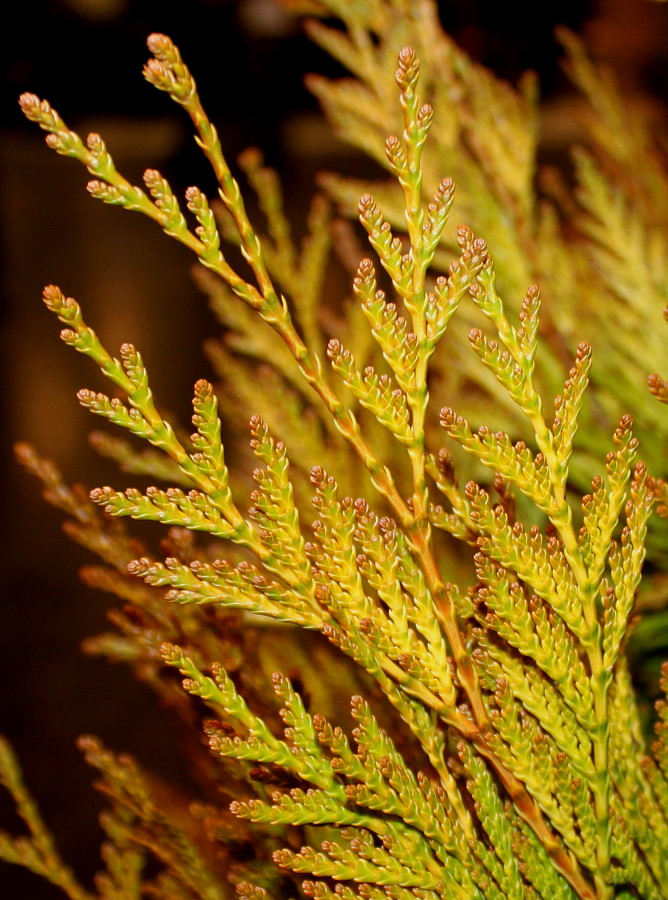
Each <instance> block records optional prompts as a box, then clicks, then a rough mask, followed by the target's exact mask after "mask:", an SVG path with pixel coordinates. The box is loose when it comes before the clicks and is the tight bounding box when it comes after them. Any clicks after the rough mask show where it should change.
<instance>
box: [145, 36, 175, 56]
mask: <svg viewBox="0 0 668 900" xmlns="http://www.w3.org/2000/svg"><path fill="white" fill-rule="evenodd" d="M146 46H147V47H148V49H149V50H150V51H151V53H155V55H156V56H157V55H158V54H160V53H164V52H165V50H168V49H169V48H171V47H172V46H173V45H172V40H171V38H168V37H167V35H166V34H160V33H159V32H154V33H153V34H149V36H148V37H147V38H146Z"/></svg>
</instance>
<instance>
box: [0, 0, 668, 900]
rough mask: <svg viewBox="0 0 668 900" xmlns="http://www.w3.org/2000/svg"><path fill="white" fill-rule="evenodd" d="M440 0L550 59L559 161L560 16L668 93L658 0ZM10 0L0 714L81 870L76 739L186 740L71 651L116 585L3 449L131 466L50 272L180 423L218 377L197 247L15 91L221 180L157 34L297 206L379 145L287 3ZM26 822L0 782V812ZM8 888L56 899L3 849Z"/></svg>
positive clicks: (83, 843)
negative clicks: (70, 338) (70, 333)
mask: <svg viewBox="0 0 668 900" xmlns="http://www.w3.org/2000/svg"><path fill="white" fill-rule="evenodd" d="M440 6H441V14H442V19H443V23H444V25H445V27H446V29H447V30H449V31H450V33H452V34H454V36H455V37H456V38H457V40H458V41H459V43H460V44H462V45H463V46H464V47H465V48H466V49H467V50H468V51H469V52H470V53H471V54H472V55H473V56H474V58H476V59H478V60H479V61H481V62H483V63H484V64H485V65H488V66H490V67H491V68H492V69H493V70H494V71H495V72H496V73H497V74H500V75H502V76H503V77H505V78H508V79H509V80H511V81H515V80H516V79H517V78H518V77H519V76H520V75H521V73H522V72H523V71H525V70H526V69H528V68H531V69H534V70H536V71H537V72H538V74H539V76H540V83H541V90H542V96H543V103H544V108H545V135H546V137H545V143H544V147H543V149H542V152H543V153H544V154H545V157H546V158H549V159H550V161H553V160H554V159H555V158H559V157H560V156H563V155H564V148H565V147H566V145H568V144H570V143H571V142H572V141H573V140H576V139H577V131H574V128H575V127H576V126H575V125H574V122H575V119H574V117H573V116H572V115H571V106H570V104H571V102H572V98H571V94H570V88H569V86H568V84H567V82H566V79H565V77H564V76H563V75H562V73H561V70H560V68H559V62H558V59H559V51H558V48H557V45H556V43H555V41H554V39H553V28H554V26H555V25H556V24H566V25H568V26H570V27H571V28H573V29H575V30H578V31H581V32H583V33H584V34H585V36H586V38H587V40H588V43H589V46H590V49H591V51H592V53H593V55H594V56H595V57H596V58H598V59H602V60H604V61H606V62H608V63H609V64H611V65H612V66H613V67H614V69H615V71H616V73H617V75H618V76H619V78H620V80H621V81H622V82H623V83H624V84H625V85H627V86H628V88H629V90H643V91H647V92H650V93H652V94H654V95H655V96H657V97H659V98H662V97H665V95H666V86H667V79H668V58H667V56H666V53H667V51H666V48H667V47H668V41H666V37H667V36H668V5H662V4H657V3H652V2H648V0H600V2H583V0H562V2H556V0H555V2H549V0H546V2H543V3H542V4H540V10H539V5H538V4H532V5H531V8H532V9H533V12H527V11H526V9H525V4H523V3H513V2H510V3H504V4H499V3H498V2H494V0H449V2H442V3H441V4H440ZM12 13H13V24H12V25H11V26H10V25H8V24H7V21H6V20H5V41H4V42H3V53H2V66H3V70H4V71H3V79H2V101H3V102H2V104H1V110H2V112H1V115H2V122H1V131H0V216H1V217H2V218H1V229H0V255H1V266H0V271H1V274H0V279H1V284H2V314H3V323H2V324H3V327H2V342H3V348H2V349H3V354H2V376H3V381H2V383H3V390H2V401H3V404H4V409H3V435H4V436H5V437H6V441H3V456H2V466H3V470H2V495H3V507H4V508H3V515H2V524H1V525H0V528H2V529H3V534H2V553H3V561H2V566H3V568H2V572H3V578H2V582H1V584H2V590H3V597H2V599H1V601H0V661H1V665H2V674H1V676H0V732H3V733H5V734H7V735H8V736H9V738H10V740H11V741H12V742H13V743H14V746H15V747H16V749H17V751H18V754H19V757H20V759H21V761H22V764H23V766H24V770H25V775H26V779H27V781H28V783H29V785H30V787H31V789H32V790H33V791H34V793H35V795H36V796H37V797H38V799H39V801H40V805H41V807H42V810H43V812H44V815H45V817H46V818H47V820H48V822H49V823H50V825H51V826H52V827H53V829H54V832H55V833H56V835H57V837H58V842H59V846H60V848H61V849H62V852H63V855H64V856H65V858H66V859H68V860H69V861H70V862H71V863H72V864H73V865H74V866H75V867H76V868H77V869H78V871H80V872H81V873H83V875H84V876H85V877H88V876H90V874H91V873H92V872H94V871H95V869H96V867H97V846H98V843H99V840H100V834H99V832H98V830H97V826H96V814H97V810H98V804H97V798H96V796H95V792H94V791H93V790H92V788H91V781H92V776H91V773H90V772H89V771H88V770H87V769H86V767H85V766H84V764H83V762H82V761H81V759H80V756H79V754H78V752H77V750H76V748H75V746H74V741H75V738H76V736H77V735H79V734H81V733H94V734H97V735H99V736H101V737H102V738H103V740H104V741H105V742H107V743H108V744H109V746H110V747H112V748H113V749H115V750H127V751H129V752H131V753H134V754H136V755H137V757H138V758H139V759H140V760H143V761H145V762H147V763H150V764H151V766H153V767H154V768H156V769H157V770H158V771H159V772H161V773H163V774H165V775H166V776H167V777H170V778H171V777H178V774H177V758H176V753H175V751H174V750H173V749H172V742H171V740H170V730H169V722H168V719H167V717H166V716H165V715H162V714H161V712H160V710H159V709H156V707H155V703H154V700H153V698H152V696H151V695H149V694H148V693H147V692H146V691H145V689H144V688H143V687H142V686H140V685H138V684H137V683H136V682H134V681H133V679H132V678H131V676H130V675H129V674H128V673H127V672H126V671H125V670H124V669H122V668H121V667H111V668H110V667H109V666H107V665H105V664H104V663H103V662H101V661H99V660H96V659H90V658H87V657H85V656H83V655H82V654H81V652H80V644H81V641H82V640H83V639H84V638H85V637H87V636H88V635H91V634H94V633H96V632H97V631H99V630H102V629H103V628H104V627H105V605H106V604H107V602H108V601H107V598H106V597H104V596H101V595H99V594H97V593H95V592H93V591H91V590H88V589H86V588H85V587H83V586H82V585H81V584H79V583H78V580H77V575H76V571H77V568H78V567H79V566H81V565H82V564H84V563H86V562H89V561H90V560H89V557H88V556H87V554H86V553H85V551H84V550H82V549H81V548H77V547H75V546H73V545H71V544H70V543H69V542H68V541H67V539H66V538H65V537H64V535H62V533H61V531H60V523H61V519H62V517H61V515H60V514H59V513H58V512H57V511H54V510H53V509H51V508H50V507H48V506H47V505H46V504H45V503H44V502H43V501H42V500H41V499H40V496H39V486H38V485H37V483H36V482H35V481H34V480H33V479H31V478H30V477H29V476H27V475H25V474H24V473H23V472H22V471H21V470H20V468H19V467H18V466H17V464H16V463H15V462H14V460H13V457H12V452H11V445H12V444H13V443H14V442H15V441H17V440H27V441H30V442H32V443H34V444H35V445H36V446H37V448H38V450H39V451H40V452H41V453H43V454H45V455H47V456H51V457H52V458H53V459H54V460H55V461H56V463H57V464H58V465H59V466H60V467H61V468H62V470H63V472H64V474H65V477H66V480H67V481H80V482H83V483H84V484H86V485H87V486H89V487H93V486H96V485H100V484H104V483H111V484H114V485H115V486H117V487H121V486H122V476H119V475H117V474H116V473H115V470H114V468H113V467H112V466H111V465H108V464H106V463H105V462H104V461H101V460H100V459H99V458H98V457H97V456H96V455H95V454H94V453H93V452H92V450H90V448H89V447H88V444H87V433H88V431H89V430H90V429H91V428H93V427H96V425H97V424H98V422H97V421H93V422H91V417H90V414H88V413H86V412H85V411H84V410H82V409H81V408H80V407H79V405H78V403H77V402H76V399H75V393H76V390H77V389H78V388H79V387H83V386H85V387H91V388H98V387H100V388H101V386H102V385H101V380H100V379H99V377H97V373H96V372H95V371H94V369H93V366H92V364H90V363H89V362H88V361H87V360H85V359H83V358H82V357H81V356H79V355H78V354H75V353H73V352H71V351H68V350H67V349H66V348H64V347H63V346H62V344H61V343H60V342H59V340H58V336H57V335H58V325H57V323H56V322H55V320H54V319H53V317H52V316H50V315H49V314H48V313H47V312H46V311H45V310H44V308H43V306H42V305H41V303H40V293H41V289H42V287H43V285H45V284H47V283H52V282H53V283H57V284H59V285H60V286H61V287H62V289H63V290H64V291H65V292H66V293H67V294H69V295H72V296H74V297H76V298H77V299H78V300H79V301H80V302H81V303H82V305H83V306H84V309H85V313H86V318H87V320H88V321H89V322H90V323H91V324H92V325H93V326H94V327H95V328H96V330H97V331H98V333H99V334H100V335H101V336H102V338H103V340H104V342H105V344H106V345H107V346H108V347H109V348H110V349H111V350H112V351H115V350H116V349H117V347H118V346H119V344H120V343H122V342H123V341H125V340H130V341H132V342H133V343H135V344H136V345H138V346H139V347H140V348H141V350H142V353H143V355H144V358H145V360H146V362H147V365H148V368H149V371H150V372H151V373H152V378H153V388H154V391H155V393H156V394H157V396H158V397H159V398H160V402H161V404H162V405H163V406H164V407H167V408H170V409H172V410H174V412H175V413H176V414H177V415H178V416H179V417H180V420H181V422H183V423H184V424H187V421H188V416H189V402H190V396H191V388H192V384H193V382H194V381H195V380H196V379H197V378H198V377H202V376H204V377H207V376H209V375H210V374H211V373H210V370H209V365H208V363H207V362H206V360H205V358H204V356H203V354H202V353H201V351H200V344H201V341H202V339H203V338H204V337H205V336H206V335H207V334H211V333H212V332H213V331H215V330H216V324H215V322H214V319H213V316H212V315H211V314H210V313H209V312H208V311H207V309H206V306H205V303H204V301H203V299H202V297H201V296H200V295H199V294H198V291H197V289H196V287H195V286H194V283H193V282H192V280H191V276H190V268H191V265H192V258H191V256H190V254H189V253H188V252H187V251H186V250H185V249H184V248H182V247H180V246H179V245H177V244H176V243H175V242H173V241H171V242H170V240H169V239H168V238H166V237H164V236H163V235H162V234H161V233H160V232H159V230H158V229H157V228H156V227H155V226H154V225H153V223H151V222H149V221H148V220H145V219H143V218H141V217H140V216H132V215H129V214H127V213H126V212H124V211H121V210H117V209H114V208H109V207H106V206H104V205H103V204H101V203H99V202H95V201H93V200H92V199H91V198H90V197H89V196H88V194H87V193H86V191H85V184H86V180H87V179H86V173H85V172H83V171H82V169H81V167H80V166H79V165H78V164H75V163H74V162H71V161H69V160H65V159H62V158H60V157H58V156H57V155H56V154H54V153H53V152H51V151H49V150H47V149H46V148H45V146H44V144H43V141H42V140H41V134H40V133H39V131H38V129H37V127H36V126H34V125H31V124H29V123H26V122H25V121H24V120H23V119H22V117H21V116H20V114H19V112H18V109H17V106H16V98H17V96H18V94H19V93H20V92H22V91H26V90H28V91H32V92H34V93H37V94H38V95H39V96H42V97H47V98H48V99H49V100H50V101H51V102H52V103H53V105H54V106H55V108H56V109H58V111H59V112H60V113H61V115H62V116H63V117H64V119H65V121H66V122H67V123H68V124H69V125H70V127H72V128H75V129H76V130H78V131H79V132H80V133H84V134H85V133H87V132H88V131H90V130H94V131H99V132H100V133H101V134H102V135H103V136H104V137H105V139H106V141H107V144H108V146H109V148H110V150H111V152H112V153H113V155H114V158H115V161H116V163H117V166H118V168H119V169H120V170H121V171H122V172H123V173H124V174H125V175H126V177H128V178H129V179H130V180H132V181H134V182H138V181H139V180H140V178H141V173H142V172H143V171H144V169H145V168H147V167H155V168H158V169H160V170H161V171H162V172H163V174H165V175H166V176H167V177H168V178H169V180H170V181H171V183H172V185H173V187H174V188H175V190H176V191H177V193H178V192H179V191H183V190H184V189H185V188H186V187H187V186H188V185H190V184H198V185H199V186H200V187H202V188H203V189H205V190H208V191H212V190H213V184H212V180H211V177H210V175H209V173H208V171H207V170H206V168H205V166H204V165H203V164H202V161H201V158H200V155H199V152H198V151H197V148H196V147H195V144H194V142H193V141H192V138H191V137H190V134H189V131H188V129H187V123H186V121H185V117H183V116H180V115H179V112H180V111H179V109H178V108H176V107H175V106H174V104H172V103H170V101H169V100H168V98H167V97H166V96H165V95H164V94H160V93H159V92H157V91H155V90H154V89H153V88H151V87H150V86H148V85H147V84H146V83H145V82H144V81H143V79H142V77H141V68H142V65H143V63H144V61H145V59H146V58H147V51H146V49H145V43H144V42H145V38H146V36H147V35H148V34H149V33H151V32H153V31H162V32H165V33H167V34H169V35H170V36H171V37H172V38H173V39H174V40H175V42H176V43H177V44H178V46H179V47H180V48H181V51H182V53H183V56H184V58H185V59H186V61H187V62H188V63H189V65H190V67H191V69H192V70H193V73H194V74H195V77H196V78H197V80H198V83H199V86H200V91H201V95H202V97H203V101H204V104H205V106H206V107H207V109H208V111H209V113H210V115H211V117H212V119H213V120H214V121H215V122H216V124H217V125H218V127H219V130H220V133H221V137H222V141H223V146H224V148H225V151H226V153H227V155H228V158H229V159H230V160H234V158H235V157H236V155H237V154H238V153H239V152H240V151H241V150H242V149H244V148H245V147H247V146H249V145H256V146H259V147H260V148H261V149H262V150H263V152H264V154H265V156H266V159H267V161H268V162H269V163H270V164H272V165H274V166H276V167H277V168H278V169H279V171H280V173H281V175H282V177H283V179H284V183H285V189H286V196H287V197H288V198H289V201H288V204H289V209H290V211H291V212H292V213H294V214H295V215H299V214H301V215H302V216H303V215H304V213H305V210H306V205H307V202H308V198H309V196H310V195H311V193H312V184H313V177H314V175H315V173H316V172H317V171H318V170H319V169H322V168H329V169H335V170H339V171H345V172H346V173H347V174H352V175H354V174H356V172H359V173H360V174H361V173H362V172H364V173H368V163H367V162H365V161H364V160H361V159H360V158H359V157H357V156H356V155H355V154H354V153H353V152H352V151H350V150H349V149H347V148H346V147H344V146H343V145H341V144H340V143H338V142H337V141H336V140H335V139H334V138H333V136H332V135H331V134H330V133H329V131H328V128H327V125H326V124H325V123H324V121H323V119H322V118H321V116H320V114H319V112H318V109H317V105H316V103H315V101H314V100H313V99H312V98H311V97H310V96H309V94H308V92H307V91H306V90H305V88H304V87H303V84H302V79H303V76H304V74H306V73H307V72H309V71H317V72H323V73H325V74H328V75H336V74H338V71H337V69H336V68H335V66H334V64H333V63H332V62H331V61H330V60H328V59H327V58H326V57H325V56H324V54H322V53H321V52H320V51H319V50H317V49H316V48H315V47H313V46H312V45H311V44H310V43H309V41H308V40H307V39H306V38H305V37H304V35H303V33H302V31H301V27H300V24H299V21H298V20H297V18H296V17H294V16H291V15H290V14H289V13H288V12H287V11H285V9H284V8H283V7H282V6H281V4H280V3H279V2H278V0H235V2H232V0H228V2H226V0H186V2H181V3H178V4H166V3H164V2H162V0H67V2H66V0H23V2H17V3H14V4H12ZM17 23H18V24H17ZM156 528H157V526H156ZM16 826H17V823H16V821H15V818H14V816H13V813H12V810H11V808H10V806H9V804H8V803H7V802H6V798H5V797H4V795H0V827H6V828H10V829H12V830H14V829H15V828H16ZM0 895H1V896H2V897H3V900H18V898H24V897H29V898H35V900H41V898H44V900H49V898H57V897H60V896H61V895H60V893H59V892H58V891H56V890H55V889H52V888H50V887H49V886H48V885H45V884H43V883H42V882H41V881H40V880H39V879H36V878H34V877H32V876H30V875H28V874H26V873H24V872H22V871H18V870H14V869H13V868H11V867H8V866H2V865H0Z"/></svg>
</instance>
